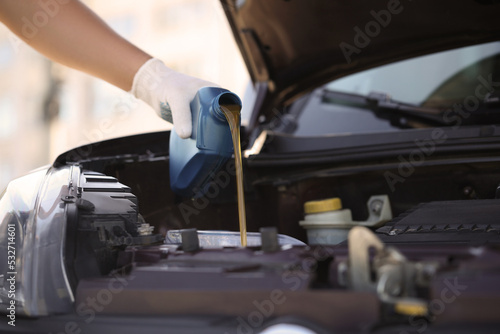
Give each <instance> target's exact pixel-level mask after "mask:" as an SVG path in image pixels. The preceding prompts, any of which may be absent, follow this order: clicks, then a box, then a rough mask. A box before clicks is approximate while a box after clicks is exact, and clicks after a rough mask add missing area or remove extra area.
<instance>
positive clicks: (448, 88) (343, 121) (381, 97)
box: [283, 42, 500, 136]
mask: <svg viewBox="0 0 500 334" xmlns="http://www.w3.org/2000/svg"><path fill="white" fill-rule="evenodd" d="M499 91H500V42H494V43H487V44H482V45H475V46H470V47H465V48H460V49H455V50H451V51H445V52H440V53H436V54H432V55H427V56H422V57H417V58H413V59H410V60H405V61H400V62H397V63H393V64H389V65H384V66H380V67H377V68H374V69H370V70H366V71H363V72H359V73H356V74H353V75H349V76H347V77H344V78H341V79H338V80H335V81H332V82H330V83H328V84H326V85H324V86H323V87H321V88H319V89H316V90H315V91H314V92H313V93H312V94H310V95H308V96H307V97H305V98H303V99H301V100H299V101H298V102H297V103H296V105H297V104H299V105H301V107H300V108H298V107H296V106H295V108H294V106H292V107H291V109H290V114H291V115H292V116H293V117H294V119H295V120H294V123H295V126H294V127H287V129H288V131H286V132H287V133H293V134H294V135H296V136H317V135H325V134H339V133H364V132H380V131H401V130H402V129H405V128H420V127H428V126H437V125H439V126H448V125H449V126H452V125H453V122H452V121H451V119H453V117H454V116H455V114H456V115H460V113H459V111H460V108H462V109H464V108H465V109H464V110H465V111H469V112H471V113H473V116H474V117H463V118H464V119H466V118H467V121H468V122H469V123H468V124H485V123H488V124H489V123H492V122H493V123H496V122H497V120H496V117H497V116H496V115H495V114H496V112H500V111H499V108H498V98H497V96H498V92H499ZM331 93H334V95H333V97H332V94H331ZM457 106H458V107H457ZM448 109H450V110H448ZM452 113H453V114H452ZM420 115H421V116H422V118H421V117H419V116H420ZM290 129H292V130H290ZM283 132H285V131H283Z"/></svg>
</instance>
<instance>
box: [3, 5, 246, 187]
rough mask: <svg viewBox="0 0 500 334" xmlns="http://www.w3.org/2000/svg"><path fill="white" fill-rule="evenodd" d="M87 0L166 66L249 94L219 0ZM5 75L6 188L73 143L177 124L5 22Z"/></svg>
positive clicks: (161, 128) (241, 61)
mask: <svg viewBox="0 0 500 334" xmlns="http://www.w3.org/2000/svg"><path fill="white" fill-rule="evenodd" d="M83 2H84V3H86V4H87V5H88V6H89V7H90V8H92V9H93V10H94V11H95V12H96V13H97V14H98V15H99V16H101V17H102V18H103V19H104V20H105V21H106V22H107V23H108V24H109V25H110V26H111V27H112V28H113V29H114V30H115V31H117V32H118V33H119V34H120V35H122V36H124V37H125V38H127V39H128V40H130V41H131V42H132V43H134V44H136V45H137V46H139V47H140V48H141V49H143V50H145V51H146V52H148V53H149V54H151V55H153V56H154V57H157V58H160V59H162V60H163V61H164V62H165V64H166V65H167V66H169V67H171V68H173V69H175V70H178V71H180V72H183V73H186V74H189V75H193V76H197V77H200V78H203V79H206V80H209V81H213V82H216V83H218V84H219V85H221V86H223V87H224V88H227V89H230V90H232V91H233V92H235V93H236V94H238V95H240V96H241V97H243V95H244V91H245V87H246V86H247V83H248V81H249V76H248V73H247V71H246V69H245V67H244V63H243V60H242V58H241V55H240V53H239V51H238V49H237V46H236V44H235V42H234V39H233V36H232V34H231V31H230V28H229V25H228V23H227V20H226V17H225V15H224V13H223V10H222V7H221V5H220V3H219V1H218V0H168V1H165V0H142V1H140V2H138V1H134V0H107V1H97V0H87V1H85V0H84V1H83ZM0 75H1V80H0V192H1V191H3V189H4V188H5V186H6V185H7V183H8V182H9V181H10V180H11V179H13V178H16V177H18V176H21V175H23V174H25V173H27V172H28V171H30V170H32V169H35V168H37V167H40V166H42V165H46V164H50V163H52V162H53V161H54V159H55V158H56V157H57V156H58V155H59V154H61V153H63V152H64V151H66V150H68V149H71V148H73V147H76V146H79V145H84V144H87V143H90V142H94V141H99V140H104V139H109V138H114V137H119V136H124V135H129V134H136V133H141V132H150V131H160V130H166V129H169V128H170V127H171V126H170V124H168V123H166V122H164V121H163V120H161V119H160V118H158V117H157V116H156V114H155V113H154V112H153V110H152V109H150V108H149V107H148V106H147V105H146V104H144V103H143V102H142V101H138V100H136V99H135V98H133V97H132V96H131V95H129V94H128V93H126V92H123V91H121V90H120V89H118V88H116V87H114V86H112V85H110V84H108V83H106V82H104V81H101V80H99V79H95V78H93V77H91V76H88V75H86V74H83V73H81V72H78V71H75V70H72V69H69V68H67V67H64V66H62V65H59V64H55V63H53V62H51V61H49V60H48V59H47V58H45V57H44V56H42V55H40V54H38V53H37V52H36V51H34V50H33V49H31V48H30V47H29V46H27V45H26V44H25V43H24V42H22V41H21V40H20V39H19V38H17V37H16V36H15V35H14V34H12V33H11V32H10V31H9V30H8V29H7V28H6V27H5V26H3V25H2V24H1V23H0Z"/></svg>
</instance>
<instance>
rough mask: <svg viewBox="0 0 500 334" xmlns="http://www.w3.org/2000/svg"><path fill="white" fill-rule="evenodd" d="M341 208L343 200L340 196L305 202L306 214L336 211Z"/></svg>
mask: <svg viewBox="0 0 500 334" xmlns="http://www.w3.org/2000/svg"><path fill="white" fill-rule="evenodd" d="M340 209H342V202H341V201H340V198H338V197H334V198H328V199H323V200H318V201H309V202H305V203H304V212H305V213H306V214H309V213H321V212H328V211H335V210H340Z"/></svg>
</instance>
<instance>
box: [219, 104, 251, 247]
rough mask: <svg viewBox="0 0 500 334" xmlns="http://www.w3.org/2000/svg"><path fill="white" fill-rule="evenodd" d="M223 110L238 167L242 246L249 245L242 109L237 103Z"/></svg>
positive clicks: (237, 182) (237, 178) (223, 106)
mask: <svg viewBox="0 0 500 334" xmlns="http://www.w3.org/2000/svg"><path fill="white" fill-rule="evenodd" d="M221 110H222V112H223V113H224V116H226V119H227V122H228V123H229V128H230V129H231V136H232V138H233V147H234V163H235V167H236V187H237V194H238V216H239V220H240V236H241V246H243V247H246V246H247V220H246V214H245V195H244V193H243V165H242V160H241V143H240V111H241V106H239V105H237V104H225V105H221Z"/></svg>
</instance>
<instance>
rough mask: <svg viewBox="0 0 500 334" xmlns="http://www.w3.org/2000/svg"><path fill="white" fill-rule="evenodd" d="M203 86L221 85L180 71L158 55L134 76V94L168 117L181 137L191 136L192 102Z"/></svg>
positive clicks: (159, 114) (165, 118)
mask: <svg viewBox="0 0 500 334" xmlns="http://www.w3.org/2000/svg"><path fill="white" fill-rule="evenodd" d="M202 87H219V86H218V85H216V84H214V83H212V82H209V81H204V80H201V79H198V78H195V77H191V76H189V75H185V74H182V73H179V72H176V71H174V70H172V69H170V68H168V67H167V66H165V64H164V63H163V62H162V61H161V60H159V59H156V58H151V59H149V60H148V61H147V62H145V63H144V64H143V65H142V66H141V68H140V69H139V70H138V71H137V73H136V74H135V76H134V82H133V84H132V90H131V91H130V93H132V94H133V95H134V96H135V97H137V98H138V99H141V100H143V101H144V102H146V103H147V104H149V105H150V106H151V107H152V108H153V109H154V110H155V111H156V113H157V114H158V116H160V117H161V118H163V119H164V120H166V121H167V122H170V123H173V124H174V129H175V132H177V134H178V135H179V137H181V138H189V137H190V136H191V130H192V121H191V110H190V108H189V103H190V102H191V100H192V99H193V98H194V96H195V95H196V93H197V92H198V90H199V89H200V88H202Z"/></svg>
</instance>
